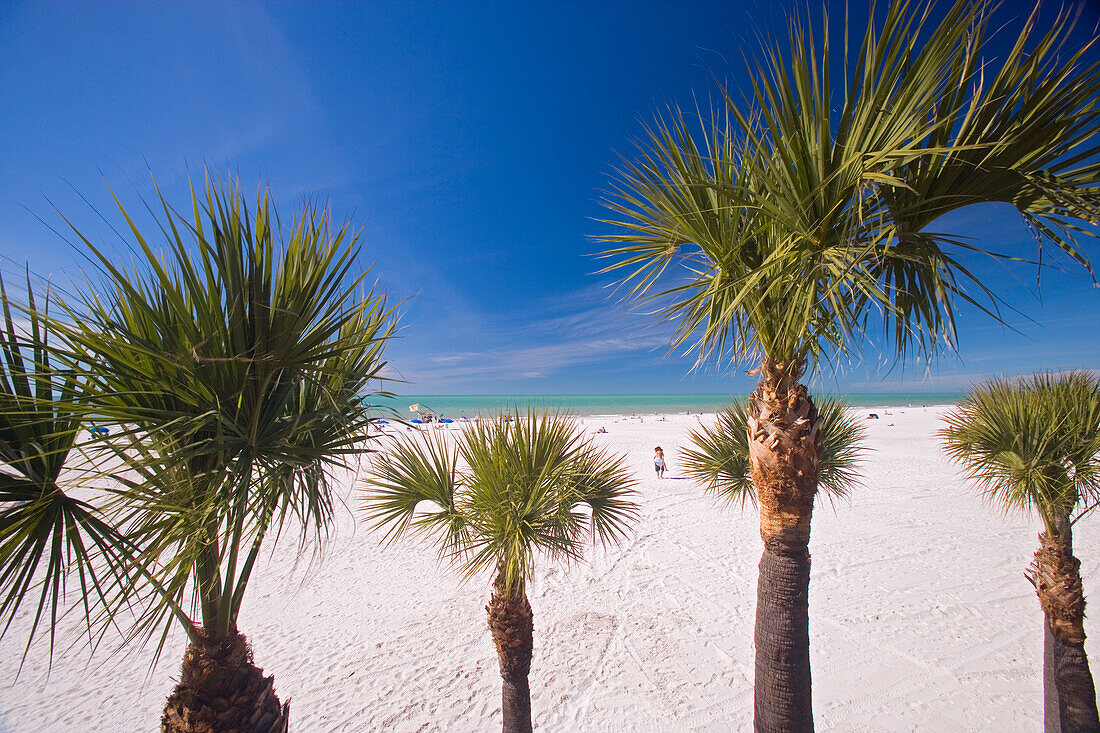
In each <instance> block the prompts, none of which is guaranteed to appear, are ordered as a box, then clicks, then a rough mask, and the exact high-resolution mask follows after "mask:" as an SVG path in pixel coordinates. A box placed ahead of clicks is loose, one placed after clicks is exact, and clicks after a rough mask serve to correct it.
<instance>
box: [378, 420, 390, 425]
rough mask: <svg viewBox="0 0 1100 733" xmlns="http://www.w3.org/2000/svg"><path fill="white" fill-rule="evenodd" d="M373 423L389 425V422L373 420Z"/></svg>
mask: <svg viewBox="0 0 1100 733" xmlns="http://www.w3.org/2000/svg"><path fill="white" fill-rule="evenodd" d="M375 422H376V423H378V424H379V425H389V424H390V421H389V420H375Z"/></svg>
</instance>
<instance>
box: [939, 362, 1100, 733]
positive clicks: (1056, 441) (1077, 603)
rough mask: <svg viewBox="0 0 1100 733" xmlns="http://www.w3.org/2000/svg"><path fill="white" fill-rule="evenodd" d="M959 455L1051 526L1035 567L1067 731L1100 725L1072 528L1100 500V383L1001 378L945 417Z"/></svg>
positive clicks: (973, 472) (1007, 502)
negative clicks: (1086, 652)
mask: <svg viewBox="0 0 1100 733" xmlns="http://www.w3.org/2000/svg"><path fill="white" fill-rule="evenodd" d="M945 422H946V424H947V427H945V428H944V429H943V430H942V431H941V432H940V435H941V437H942V439H943V442H944V446H945V448H946V450H947V453H948V455H949V456H951V458H953V459H954V460H956V461H958V462H959V463H961V464H962V466H963V467H964V468H965V470H966V473H967V476H968V477H969V478H971V479H972V480H974V481H976V482H977V483H978V485H979V486H981V487H982V489H983V490H984V492H985V495H986V497H988V499H989V500H990V501H991V502H993V503H994V504H998V505H1000V506H1001V507H1003V508H1004V509H1006V510H1022V511H1034V512H1035V513H1036V514H1038V516H1039V518H1040V520H1042V523H1043V531H1042V532H1040V533H1039V549H1038V551H1036V553H1035V559H1034V560H1033V562H1032V563H1031V567H1030V568H1029V569H1028V579H1029V580H1030V581H1031V583H1032V585H1034V586H1035V591H1036V593H1037V594H1038V596H1039V605H1040V606H1041V607H1042V609H1043V615H1044V616H1045V619H1046V628H1047V630H1049V632H1050V633H1051V636H1052V637H1053V641H1054V647H1053V652H1054V653H1053V659H1052V660H1051V662H1052V663H1053V670H1052V672H1053V675H1052V676H1053V678H1054V684H1055V687H1056V690H1048V691H1047V692H1048V693H1050V692H1056V694H1057V700H1058V711H1059V722H1060V726H1061V730H1062V731H1064V732H1065V733H1071V732H1074V733H1076V732H1077V731H1096V730H1100V719H1098V718H1097V710H1096V689H1095V687H1094V684H1093V678H1092V673H1091V672H1090V671H1089V663H1088V658H1087V657H1086V655H1085V646H1084V642H1085V628H1084V617H1085V596H1084V591H1083V589H1082V587H1081V572H1080V569H1081V563H1080V561H1079V560H1078V559H1077V558H1076V557H1074V555H1073V546H1072V537H1071V528H1072V526H1073V524H1074V523H1076V522H1077V520H1079V519H1080V518H1081V517H1083V516H1085V515H1086V514H1088V513H1089V512H1091V511H1092V510H1093V509H1095V508H1096V506H1097V502H1098V501H1100V382H1098V381H1097V380H1096V379H1095V378H1092V377H1089V376H1087V375H1085V374H1083V373H1074V374H1069V375H1061V376H1052V375H1049V374H1042V375H1036V376H1033V377H1030V378H1026V379H1022V380H1019V381H1008V380H995V381H992V382H988V383H985V384H982V385H979V386H978V387H976V388H975V389H973V390H972V391H971V392H970V394H968V395H967V396H966V398H965V399H964V400H963V401H962V402H961V403H960V404H959V406H958V407H956V408H955V409H954V410H952V411H951V412H949V413H948V414H947V416H946V417H945Z"/></svg>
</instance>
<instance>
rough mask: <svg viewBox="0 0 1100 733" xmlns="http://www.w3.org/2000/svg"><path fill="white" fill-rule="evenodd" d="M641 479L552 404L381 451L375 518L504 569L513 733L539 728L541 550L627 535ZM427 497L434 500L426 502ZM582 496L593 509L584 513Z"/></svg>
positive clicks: (496, 617) (500, 646) (496, 581)
mask: <svg viewBox="0 0 1100 733" xmlns="http://www.w3.org/2000/svg"><path fill="white" fill-rule="evenodd" d="M517 412H518V411H517ZM459 458H461V461H462V462H461V464H460V462H459ZM632 483H633V481H632V479H631V478H630V477H629V476H628V474H627V471H626V468H625V466H624V463H623V461H622V459H621V458H613V457H611V456H609V455H607V454H606V453H605V452H603V451H601V450H599V449H597V448H595V447H593V446H592V445H591V443H590V442H589V441H586V440H585V439H584V436H583V433H582V432H581V431H580V430H579V429H578V428H577V427H576V425H575V424H574V423H573V421H572V420H570V419H567V418H565V417H563V416H561V415H554V414H546V413H543V414H537V413H535V412H528V413H527V415H526V416H520V417H518V419H516V420H515V421H514V422H512V421H509V420H507V419H506V418H503V417H498V418H495V419H493V420H491V421H482V422H478V423H476V424H474V425H473V426H471V427H470V428H469V429H468V430H466V431H464V432H463V434H462V436H461V437H460V438H458V439H457V441H456V442H455V443H453V444H452V443H450V442H449V441H448V440H447V439H446V438H444V437H441V436H439V435H436V436H428V437H424V438H422V439H420V440H415V441H403V442H398V443H397V444H395V445H394V446H393V447H392V449H390V450H389V451H387V452H385V453H381V454H379V456H378V458H377V463H376V465H375V467H374V471H373V475H372V477H371V478H370V479H369V481H368V484H367V485H368V490H367V493H366V495H365V506H366V508H367V512H368V515H367V516H368V518H369V520H370V521H371V522H372V523H373V524H374V525H375V526H377V527H384V528H386V529H387V534H386V536H387V538H388V539H390V540H394V539H397V538H398V537H401V536H403V535H405V534H408V533H422V534H428V535H433V536H435V537H436V538H437V539H438V540H439V542H440V555H441V557H443V558H445V559H447V560H450V561H452V562H454V563H455V564H457V565H458V566H459V567H461V568H462V569H463V571H464V572H465V573H466V575H467V576H472V575H475V574H480V573H482V572H486V571H488V572H489V573H491V574H492V576H493V591H492V595H491V596H490V599H489V605H488V606H486V608H485V610H486V611H488V614H489V630H490V631H491V632H492V636H493V642H494V643H495V645H496V649H497V659H498V661H499V663H500V676H501V678H502V680H503V684H502V708H503V714H504V715H503V717H504V723H503V730H504V731H505V733H516V732H519V731H530V730H531V695H530V689H529V687H528V680H527V676H528V673H529V671H530V668H531V657H532V652H533V629H534V623H533V618H534V617H533V614H532V610H531V604H530V603H528V601H527V593H526V590H525V588H526V585H527V581H528V580H529V579H530V577H531V572H532V569H533V566H534V560H535V555H536V553H544V554H546V555H548V556H549V557H550V558H551V559H564V560H575V559H579V558H580V556H581V551H582V543H583V541H584V539H585V536H586V535H587V534H588V533H589V532H591V533H592V536H593V539H599V540H600V541H601V542H603V543H604V544H609V543H614V542H617V541H619V540H620V539H622V538H623V537H624V536H625V535H626V533H627V530H628V528H629V526H630V524H631V522H633V520H634V518H635V516H636V514H637V509H636V507H635V505H634V503H633V502H632V501H631V500H630V497H631V495H632V494H633V493H634V492H633V490H632V489H631V488H630V487H631V485H632ZM421 502H429V503H430V504H432V505H434V509H432V510H427V511H425V510H423V509H420V510H418V505H419V504H420V503H421ZM582 504H584V505H587V507H588V509H589V510H590V513H589V514H587V515H586V514H585V513H584V512H580V511H578V508H579V507H580V505H582Z"/></svg>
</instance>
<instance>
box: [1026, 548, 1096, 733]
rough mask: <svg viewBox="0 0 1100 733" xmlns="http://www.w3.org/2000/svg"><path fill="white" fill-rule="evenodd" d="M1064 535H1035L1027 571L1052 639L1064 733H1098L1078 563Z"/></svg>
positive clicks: (1094, 692) (1083, 595)
mask: <svg viewBox="0 0 1100 733" xmlns="http://www.w3.org/2000/svg"><path fill="white" fill-rule="evenodd" d="M1070 542H1071V540H1070V539H1069V536H1068V534H1067V535H1065V536H1060V535H1059V536H1053V537H1052V536H1049V535H1047V533H1046V532H1043V533H1040V534H1039V549H1038V551H1036V553H1035V559H1034V561H1032V563H1031V567H1030V568H1029V572H1028V578H1029V579H1030V580H1031V583H1032V584H1033V585H1034V586H1035V592H1036V593H1037V594H1038V596H1039V605H1041V606H1042V608H1043V614H1044V616H1045V617H1046V622H1047V625H1048V626H1049V628H1050V630H1051V633H1052V636H1053V642H1054V643H1053V654H1052V657H1053V661H1054V684H1055V687H1056V688H1057V690H1058V717H1059V721H1060V723H1061V727H1062V732H1063V733H1083V732H1085V731H1090V732H1097V731H1100V718H1098V717H1097V710H1096V688H1095V686H1094V684H1093V680H1092V672H1091V671H1090V670H1089V660H1088V657H1087V656H1086V655H1085V627H1084V620H1085V593H1084V589H1083V588H1082V585H1081V561H1080V560H1078V559H1077V558H1076V557H1074V556H1073V549H1072V546H1071V544H1070Z"/></svg>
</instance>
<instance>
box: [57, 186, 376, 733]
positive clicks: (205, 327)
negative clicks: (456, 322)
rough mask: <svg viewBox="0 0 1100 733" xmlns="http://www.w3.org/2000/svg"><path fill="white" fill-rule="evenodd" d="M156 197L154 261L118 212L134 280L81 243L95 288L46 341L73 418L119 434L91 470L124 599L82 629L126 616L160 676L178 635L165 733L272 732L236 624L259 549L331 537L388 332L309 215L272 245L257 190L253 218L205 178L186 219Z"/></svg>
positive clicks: (73, 303) (281, 715) (325, 231)
mask: <svg viewBox="0 0 1100 733" xmlns="http://www.w3.org/2000/svg"><path fill="white" fill-rule="evenodd" d="M157 197H158V200H159V208H160V212H161V213H160V215H157V216H156V217H155V218H157V224H158V225H159V229H160V233H161V235H162V237H163V238H162V240H161V242H160V244H159V246H158V245H154V243H152V242H150V241H149V240H148V239H147V238H146V237H145V236H144V235H143V234H142V233H141V231H139V229H138V227H137V225H136V224H135V223H134V220H133V218H132V217H131V216H130V215H129V214H128V213H127V212H126V211H125V209H124V208H123V207H122V205H121V204H119V209H120V212H121V214H122V216H123V217H124V218H125V219H126V221H127V223H128V225H129V228H130V232H131V234H132V236H133V238H134V240H135V242H136V246H135V255H136V257H137V259H138V260H139V261H141V263H142V267H137V266H135V267H134V268H133V269H132V270H128V269H126V268H124V267H122V266H120V265H116V264H115V263H114V262H113V260H112V257H111V256H110V253H109V252H107V251H106V250H104V249H103V248H101V247H100V246H98V245H96V244H94V243H92V242H91V241H89V240H88V239H87V238H85V237H84V236H82V235H81V234H80V233H79V232H76V235H77V236H78V237H79V238H80V240H82V241H83V242H84V244H85V245H86V246H87V249H88V251H89V252H90V254H91V256H92V261H93V262H95V263H96V264H97V266H98V268H99V270H100V273H101V275H102V279H103V283H102V286H101V287H100V288H97V289H96V290H93V291H88V292H86V293H85V294H84V295H82V296H77V297H75V298H73V299H71V300H69V301H68V302H66V303H65V304H64V305H65V307H66V310H67V314H68V317H67V318H66V319H65V320H54V321H53V322H52V324H51V325H52V327H53V328H54V329H56V330H57V332H58V333H59V334H60V335H61V336H62V337H63V338H64V339H65V341H66V344H67V346H66V349H67V358H68V359H69V362H70V364H71V367H72V368H73V369H74V370H79V371H80V373H81V374H82V378H83V387H82V388H83V391H84V393H85V394H84V397H83V403H82V404H83V407H84V409H86V410H88V411H89V412H91V413H94V414H95V415H97V416H99V417H100V418H101V419H104V420H109V421H112V422H114V423H116V424H118V425H119V426H120V428H121V430H120V431H118V432H117V433H115V432H113V433H112V435H111V438H110V440H109V441H100V442H99V443H98V450H97V451H96V452H94V453H93V454H92V459H93V461H94V462H95V463H96V465H97V466H98V467H99V470H100V471H101V472H103V473H108V474H110V475H112V476H113V477H114V479H115V488H113V489H110V490H109V492H108V494H109V496H108V497H107V499H105V500H104V501H103V502H102V503H101V505H100V506H99V509H100V510H101V511H102V512H104V513H105V515H106V516H107V517H108V518H109V522H110V524H111V525H112V526H115V527H118V528H119V530H120V531H121V532H123V533H124V535H125V538H126V542H127V543H128V545H129V547H130V548H132V549H131V552H130V555H131V560H130V563H129V566H128V568H127V571H126V572H127V574H128V576H129V579H130V582H128V583H126V584H125V585H116V586H115V588H114V589H113V592H111V593H110V594H108V595H107V596H106V597H105V598H104V601H105V603H106V611H105V612H104V613H101V614H99V615H98V616H97V617H96V619H95V620H96V621H97V622H101V623H103V624H110V623H112V622H114V621H116V620H117V619H118V618H119V617H118V614H117V611H118V610H119V609H120V608H123V607H126V608H131V607H136V608H138V609H139V613H138V616H137V620H136V622H135V624H134V626H133V628H132V629H131V630H130V632H129V634H128V636H127V639H128V640H133V639H139V638H140V639H146V638H150V637H155V636H159V643H158V646H157V655H158V656H159V654H160V653H161V651H162V649H163V646H164V644H165V641H166V638H167V635H168V632H169V630H170V628H171V627H172V625H173V624H176V623H178V624H179V625H180V626H181V627H182V629H183V630H184V632H185V633H186V634H187V637H188V641H189V643H188V647H187V651H186V654H185V655H184V660H183V668H182V671H181V676H180V681H179V684H178V685H177V686H176V688H175V690H174V692H173V693H172V695H171V697H169V699H168V703H167V705H166V708H165V713H164V717H163V719H162V723H161V727H162V730H164V731H200V730H248V731H284V730H286V727H287V719H288V714H289V711H288V704H287V705H284V704H281V703H280V702H279V700H278V698H277V697H276V695H275V693H274V690H273V687H272V678H271V677H264V675H263V672H262V670H261V669H260V668H258V667H256V666H255V665H254V664H253V659H252V652H251V649H250V647H249V645H248V642H247V640H246V638H245V637H244V635H243V634H241V633H240V632H239V630H238V628H237V618H238V614H239V612H240V609H241V605H242V603H243V600H244V596H245V591H246V589H247V585H248V581H249V578H250V577H251V575H252V572H253V570H254V564H255V561H256V559H257V557H258V556H259V554H260V551H261V548H262V546H263V544H264V540H265V539H267V538H268V537H269V536H272V535H274V536H275V537H278V536H279V535H280V534H281V532H282V530H283V529H286V528H290V527H300V528H301V533H302V534H301V541H302V542H303V543H305V542H306V541H307V539H308V538H309V536H310V534H311V533H312V532H316V533H317V534H318V535H319V534H320V533H321V532H322V531H323V530H324V528H325V527H327V526H328V524H329V522H330V520H331V517H332V513H333V509H334V497H333V487H332V484H331V479H330V475H331V472H332V470H333V469H335V468H338V467H340V466H343V465H345V464H346V463H347V461H348V459H349V458H351V457H353V456H355V455H358V454H360V453H362V452H363V451H364V450H366V448H365V445H364V444H363V442H362V441H363V438H364V437H365V432H366V428H367V426H368V425H369V422H370V421H371V420H372V419H373V418H372V417H371V415H370V413H369V412H368V409H367V407H366V406H365V405H364V404H363V400H362V395H364V394H367V393H369V392H370V389H369V383H370V381H371V380H377V379H379V376H380V375H379V372H380V370H381V369H382V367H383V365H384V363H383V362H382V360H381V353H382V349H383V347H384V345H385V343H386V341H387V340H388V339H389V338H390V336H391V335H392V333H393V328H394V317H393V312H392V310H391V309H390V308H389V307H388V306H387V305H386V298H385V296H384V295H383V294H380V293H378V292H376V291H374V290H365V289H364V288H363V287H362V283H363V280H364V278H365V276H366V273H365V272H358V273H357V272H355V271H354V266H355V263H356V257H357V254H358V251H359V244H358V237H357V235H354V234H352V233H350V232H349V229H348V226H347V225H346V224H345V225H343V226H333V224H332V223H331V220H330V217H329V215H328V213H327V212H326V211H325V210H323V209H319V208H317V207H316V206H313V205H309V204H307V205H306V207H305V209H304V211H303V212H302V213H301V215H300V216H298V217H296V218H295V220H294V221H293V223H292V224H291V225H290V227H289V228H288V229H286V230H283V229H282V228H281V225H280V223H279V219H278V218H277V215H276V213H275V210H274V207H273V206H272V205H271V203H270V200H269V197H268V194H267V192H266V191H265V190H263V189H261V190H260V192H259V194H258V196H257V199H256V205H255V209H254V210H250V209H249V206H248V203H247V201H246V197H245V196H244V194H243V192H242V191H241V189H240V186H239V184H237V183H229V184H222V183H220V182H219V181H216V180H212V179H211V178H210V177H209V176H208V177H207V180H206V183H205V190H204V192H203V193H202V194H201V197H200V194H197V193H196V192H195V190H194V188H192V195H191V202H190V207H189V208H190V211H191V215H190V217H188V216H184V215H182V214H180V213H178V212H176V211H175V210H174V209H172V208H171V207H170V206H169V204H168V203H167V202H166V201H165V199H164V197H163V196H162V195H161V194H160V193H159V191H158V194H157ZM74 231H75V229H74ZM273 541H274V540H273Z"/></svg>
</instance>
